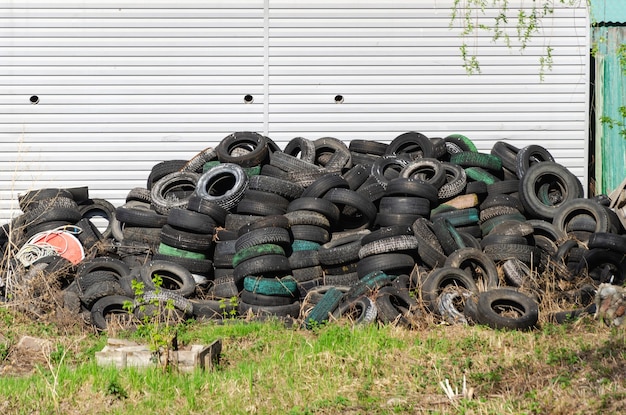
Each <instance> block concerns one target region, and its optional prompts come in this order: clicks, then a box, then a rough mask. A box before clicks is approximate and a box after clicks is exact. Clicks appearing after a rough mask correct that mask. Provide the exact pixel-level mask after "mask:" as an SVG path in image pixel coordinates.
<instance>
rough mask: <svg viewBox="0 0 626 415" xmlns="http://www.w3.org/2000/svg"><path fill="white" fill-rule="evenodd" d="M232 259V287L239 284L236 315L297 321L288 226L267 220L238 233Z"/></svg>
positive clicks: (276, 218) (279, 219)
mask: <svg viewBox="0 0 626 415" xmlns="http://www.w3.org/2000/svg"><path fill="white" fill-rule="evenodd" d="M238 235H239V237H238V238H237V240H236V242H235V255H234V257H233V267H234V270H233V275H234V278H235V283H236V284H238V283H240V282H241V283H242V284H243V290H242V291H241V294H240V301H239V308H238V309H239V313H240V314H241V315H244V316H245V315H248V313H252V314H253V315H255V316H265V317H267V316H277V317H292V318H297V317H298V316H299V314H300V301H299V300H300V294H299V290H298V285H297V282H296V280H295V279H294V278H293V276H292V275H291V267H290V264H289V259H288V256H287V252H289V250H290V248H291V245H292V242H293V241H292V236H291V234H290V232H289V222H288V220H287V218H285V217H284V216H282V215H277V216H268V217H266V218H264V219H262V220H260V221H258V222H255V223H251V224H249V225H245V226H243V227H241V228H240V229H239V232H238Z"/></svg>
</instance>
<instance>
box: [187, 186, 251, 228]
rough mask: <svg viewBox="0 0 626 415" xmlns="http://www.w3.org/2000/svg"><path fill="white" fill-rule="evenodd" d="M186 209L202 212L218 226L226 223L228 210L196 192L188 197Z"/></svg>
mask: <svg viewBox="0 0 626 415" xmlns="http://www.w3.org/2000/svg"><path fill="white" fill-rule="evenodd" d="M253 177H256V176H253ZM187 209H189V210H193V211H194V212H198V213H202V214H204V215H207V216H209V217H211V218H213V220H214V221H215V223H216V224H217V225H219V226H224V224H225V223H226V216H227V215H228V211H227V210H226V209H224V208H223V207H221V206H220V205H218V204H217V203H215V202H214V201H209V200H205V199H203V198H202V197H200V196H198V195H197V194H193V195H191V196H190V197H189V203H188V204H187Z"/></svg>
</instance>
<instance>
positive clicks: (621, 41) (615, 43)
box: [593, 26, 626, 193]
mask: <svg viewBox="0 0 626 415" xmlns="http://www.w3.org/2000/svg"><path fill="white" fill-rule="evenodd" d="M593 38H594V43H595V44H596V45H597V52H596V55H595V62H596V67H595V69H596V79H595V91H594V92H595V94H594V95H595V109H596V131H595V135H596V148H595V162H596V166H595V167H596V172H595V173H596V193H609V192H610V191H611V190H613V189H615V188H616V187H617V186H618V185H619V184H620V183H621V182H622V180H624V177H626V126H625V124H626V118H625V117H624V108H625V107H626V65H623V63H622V61H623V60H624V58H625V56H624V55H623V53H624V52H623V51H622V50H621V49H620V47H622V45H626V26H607V27H594V28H593ZM624 47H626V46H624Z"/></svg>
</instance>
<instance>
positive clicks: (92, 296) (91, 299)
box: [79, 281, 124, 310]
mask: <svg viewBox="0 0 626 415" xmlns="http://www.w3.org/2000/svg"><path fill="white" fill-rule="evenodd" d="M123 294H124V290H122V287H121V286H120V284H119V282H117V281H98V282H95V283H93V284H92V285H90V286H89V288H87V289H86V290H85V292H84V293H82V294H79V297H80V301H81V302H82V303H83V305H84V306H85V308H86V309H87V310H91V308H92V307H93V305H94V304H95V303H96V301H98V300H99V299H101V298H102V297H106V296H109V295H123Z"/></svg>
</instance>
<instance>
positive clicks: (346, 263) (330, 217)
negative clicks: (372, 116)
mask: <svg viewBox="0 0 626 415" xmlns="http://www.w3.org/2000/svg"><path fill="white" fill-rule="evenodd" d="M582 197H583V190H582V186H581V185H580V183H579V181H578V180H577V178H576V177H575V176H574V175H573V174H572V173H571V172H569V171H568V170H567V169H565V168H564V167H563V166H562V165H560V164H558V163H557V162H556V161H555V160H554V157H553V156H552V155H551V154H550V153H549V152H548V151H547V150H546V149H545V148H543V147H541V146H538V145H528V146H525V147H520V148H518V147H515V146H513V145H511V144H508V143H506V142H505V141H498V142H496V143H495V144H494V145H493V147H492V148H491V150H490V151H483V150H482V149H481V151H479V150H478V149H477V148H476V146H475V145H474V144H473V143H472V141H471V140H470V139H469V138H467V137H465V136H463V135H460V134H452V135H449V136H446V137H445V138H429V137H426V136H425V135H424V134H421V133H418V132H414V131H411V132H407V133H403V134H400V135H399V136H397V137H396V138H394V139H393V140H391V141H390V143H389V144H386V143H380V142H373V141H367V140H352V141H351V142H350V144H349V145H346V144H345V143H344V142H342V141H341V140H338V139H336V138H333V137H322V138H319V139H316V140H308V139H305V138H303V137H296V138H294V139H292V140H290V141H289V142H288V143H287V145H286V147H285V149H284V151H281V150H280V149H279V148H278V147H277V146H276V144H275V143H274V142H273V141H272V140H271V139H270V138H269V137H265V136H263V135H260V134H258V133H254V132H238V133H233V134H230V135H228V136H227V137H225V138H224V139H223V140H222V141H221V142H220V143H219V145H218V146H217V147H216V148H215V149H212V148H207V149H204V150H202V151H200V152H199V153H198V154H197V155H196V156H194V157H192V158H191V159H190V160H167V161H163V162H161V163H158V164H156V165H155V166H154V167H153V168H152V170H151V171H150V174H149V176H148V179H147V182H146V188H134V189H132V190H131V191H130V192H129V193H128V196H127V198H126V203H125V204H124V205H122V206H119V207H117V208H112V207H111V206H110V204H107V203H108V202H106V201H104V200H101V199H89V197H88V194H87V189H86V188H75V189H42V190H40V191H33V192H29V193H27V194H26V195H24V196H22V197H20V200H19V201H20V207H21V208H22V210H23V212H24V214H23V215H21V216H20V217H18V218H16V219H14V220H13V221H12V222H11V223H10V224H6V225H5V226H3V227H2V230H3V232H2V233H0V242H1V243H2V244H3V246H4V247H5V248H6V251H5V252H9V253H11V252H15V250H16V248H18V247H19V246H18V247H16V248H14V247H15V244H16V242H17V244H18V245H19V244H23V243H24V242H25V241H26V240H27V238H28V237H30V236H32V235H33V234H34V233H36V232H38V231H40V230H42V229H43V230H50V229H55V228H57V227H58V226H67V225H70V226H77V225H78V227H79V228H81V229H83V230H84V232H80V233H79V234H78V236H79V238H80V241H81V243H82V244H83V245H84V246H85V247H87V248H92V249H91V250H90V251H91V254H90V255H91V256H95V257H97V258H98V257H102V256H105V257H109V258H112V259H115V260H119V261H121V262H122V263H124V264H125V265H126V266H127V267H129V268H130V270H131V272H130V276H127V275H124V276H121V275H118V276H117V277H116V276H111V273H110V271H108V270H102V269H98V270H95V271H94V273H96V275H95V276H94V275H89V276H88V277H86V276H85V275H83V273H84V272H83V271H81V273H80V276H77V274H76V270H73V269H72V268H71V267H70V269H68V270H66V271H64V274H63V276H62V277H61V278H60V279H58V281H62V284H61V287H62V289H63V291H64V296H65V297H67V301H66V302H67V306H68V308H72V309H73V310H75V311H76V310H78V311H76V312H81V311H80V310H82V312H84V313H86V312H87V311H89V312H91V311H92V310H93V309H94V307H95V304H96V303H97V302H98V301H100V298H99V296H100V295H103V297H102V298H107V297H114V296H119V295H122V296H127V297H132V296H133V295H134V293H132V292H131V290H130V289H129V288H128V287H129V286H130V281H129V279H130V278H140V277H141V271H140V270H141V269H143V268H144V267H146V266H147V265H148V264H150V263H153V262H155V261H163V262H166V263H167V264H172V265H171V266H182V268H184V269H185V270H186V271H187V272H188V273H189V274H190V275H191V277H192V279H193V281H194V282H193V286H194V292H193V294H186V296H182V298H184V299H185V300H184V301H183V300H180V299H177V303H180V304H181V310H179V311H181V312H182V316H185V315H193V316H194V317H196V318H223V317H224V316H225V315H228V316H234V314H236V313H238V312H240V313H242V314H245V315H248V314H250V313H252V314H259V315H262V316H268V315H274V316H286V315H289V316H291V317H297V316H298V315H300V314H301V313H300V310H296V309H297V307H299V305H300V304H301V303H303V304H307V305H308V306H307V307H306V310H302V311H303V313H302V314H303V315H306V316H308V315H309V314H310V313H312V317H310V321H312V322H313V323H312V325H309V326H314V325H316V324H319V323H322V322H324V321H326V320H329V319H331V320H332V319H333V318H340V317H342V316H343V317H348V318H351V319H353V320H354V321H358V322H371V321H374V320H377V321H380V322H384V323H387V322H394V323H397V324H402V325H405V326H410V327H413V326H415V325H416V324H417V323H418V321H419V320H420V319H421V318H423V316H424V313H431V314H433V315H435V316H436V318H437V319H441V320H442V321H446V322H448V323H450V324H459V323H460V324H466V323H467V324H471V323H476V322H477V323H480V324H486V325H490V326H492V327H497V328H506V327H508V328H513V329H527V328H531V327H532V326H533V325H534V324H536V321H537V310H538V306H539V305H541V304H543V302H544V301H548V300H547V299H548V298H551V299H556V301H557V302H559V306H562V307H570V306H571V307H572V308H573V309H574V308H576V309H578V310H579V311H580V310H586V311H589V310H588V307H590V304H591V302H592V301H593V295H594V290H595V288H596V287H597V286H599V284H602V283H609V284H616V285H621V284H623V283H624V281H625V280H626V261H625V260H624V251H625V250H626V249H625V248H624V235H623V234H624V229H623V227H622V224H621V222H620V220H619V218H618V217H617V215H616V212H615V211H614V209H611V208H609V205H610V203H611V202H612V201H611V200H610V199H609V198H608V197H595V198H592V199H583V198H582ZM96 216H102V217H103V218H105V219H106V220H107V221H108V224H107V225H106V226H102V227H99V228H98V227H93V226H92V225H93V222H92V221H91V219H94V220H95V217H96ZM89 230H92V231H93V232H88V231H89ZM9 241H11V243H10V242H9ZM94 248H96V249H94ZM7 257H8V256H7V254H5V258H7ZM56 258H58V257H56ZM97 258H91V257H88V258H87V259H85V260H83V262H85V263H89V262H88V261H87V260H91V259H97ZM57 260H58V259H55V260H53V259H51V258H46V257H44V258H41V259H40V260H38V261H41V262H38V263H36V264H35V263H32V264H31V263H28V264H27V266H24V267H23V268H24V270H23V271H24V275H26V274H27V273H29V274H28V275H29V278H30V277H32V275H33V274H34V273H36V272H37V270H39V271H43V270H44V268H45V269H46V271H45V272H46V273H47V272H48V271H51V270H53V269H55V268H56V267H53V266H51V265H50V264H52V263H56V262H57ZM88 274H92V273H88ZM177 275H178V274H177ZM51 280H54V278H52V277H51ZM113 280H115V281H113ZM179 280H180V279H179ZM179 280H177V279H176V278H169V280H168V281H169V282H168V283H169V284H170V288H174V289H173V290H172V291H176V290H177V289H178V288H180V287H178V285H180V284H178V283H175V282H173V281H179ZM17 281H26V279H25V278H23V276H22V277H20V278H18V279H17ZM72 281H74V282H75V283H74V284H70V283H71V282H72ZM78 281H80V283H79V282H78ZM85 281H87V282H88V283H86V282H85ZM180 281H182V280H180ZM180 281H179V283H180ZM185 281H187V280H185ZM91 282H94V284H95V285H96V286H97V287H100V288H98V289H96V288H91V287H89V292H86V291H88V290H87V289H85V288H84V287H83V285H89V284H91ZM187 282H188V281H187ZM94 284H91V285H92V286H93V285H94ZM148 284H149V282H148ZM177 284H178V285H177ZM183 285H185V287H188V286H190V284H189V283H185V284H183ZM118 286H119V287H118ZM176 287H178V288H176ZM120 289H121V291H122V293H121V294H120V291H119V290H120ZM95 291H98V292H95ZM174 294H176V295H178V294H177V293H174ZM233 298H234V299H235V300H236V301H233ZM134 300H137V301H141V300H140V299H134ZM156 300H159V299H158V298H157V299H156ZM81 301H82V303H81ZM185 301H187V302H190V303H191V306H190V305H189V304H188V303H187V302H185ZM318 303H321V304H322V305H321V306H320V307H319V308H317V310H316V311H315V312H313V311H312V309H311V307H309V306H312V307H316V305H317V304H318ZM77 304H78V308H77V307H76V305H77ZM81 304H82V305H81ZM114 304H117V303H115V300H113V299H112V300H110V304H109V303H106V302H105V304H104V306H99V307H97V310H100V311H98V313H100V312H102V314H103V315H104V317H105V321H106V315H107V313H108V311H107V310H110V313H112V314H115V313H116V312H117V311H119V310H118V309H117V308H116V306H114ZM190 307H191V308H190ZM90 308H91V310H90ZM118 308H119V307H118ZM418 308H419V309H421V312H417V309H418ZM116 310H117V311H116ZM189 310H191V311H189ZM508 314H511V315H513V316H514V317H507V316H508ZM574 314H576V315H578V314H579V313H578V314H577V313H574ZM372 316H374V317H372ZM97 318H98V319H100V315H99V314H97ZM507 319H508V320H507ZM99 321H101V320H99ZM305 321H306V320H305Z"/></svg>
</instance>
